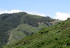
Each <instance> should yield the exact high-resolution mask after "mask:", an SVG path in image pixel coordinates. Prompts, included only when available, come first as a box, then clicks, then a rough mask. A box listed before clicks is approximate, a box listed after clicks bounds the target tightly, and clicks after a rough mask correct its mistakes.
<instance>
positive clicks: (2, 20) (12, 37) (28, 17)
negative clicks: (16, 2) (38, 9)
mask: <svg viewBox="0 0 70 48" xmlns="http://www.w3.org/2000/svg"><path fill="white" fill-rule="evenodd" d="M57 22H58V20H56V19H52V18H50V17H48V16H46V17H43V16H39V15H32V14H28V13H26V12H19V13H13V14H8V13H4V14H1V15H0V47H1V48H2V45H5V44H14V43H16V42H17V41H18V40H21V39H23V38H25V37H27V36H29V35H32V34H34V33H35V32H38V31H39V30H41V29H42V28H44V27H49V26H52V25H54V24H56V23H57Z"/></svg>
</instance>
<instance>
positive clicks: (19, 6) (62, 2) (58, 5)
mask: <svg viewBox="0 0 70 48" xmlns="http://www.w3.org/2000/svg"><path fill="white" fill-rule="evenodd" d="M0 10H22V11H27V12H37V13H42V14H45V15H46V16H50V17H52V18H54V17H55V16H56V14H57V13H66V14H67V15H68V14H69V13H70V0H0Z"/></svg>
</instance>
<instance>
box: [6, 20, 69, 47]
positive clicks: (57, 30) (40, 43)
mask: <svg viewBox="0 0 70 48" xmlns="http://www.w3.org/2000/svg"><path fill="white" fill-rule="evenodd" d="M5 48H70V20H66V21H63V22H61V23H59V24H57V25H54V26H51V27H48V28H43V29H42V30H41V31H39V32H37V33H35V34H33V35H30V36H28V37H25V38H24V39H22V40H19V41H18V42H17V43H16V44H12V45H7V46H5Z"/></svg>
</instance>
